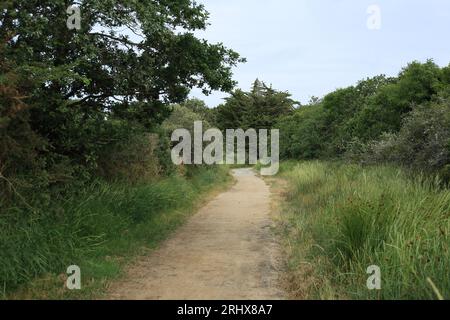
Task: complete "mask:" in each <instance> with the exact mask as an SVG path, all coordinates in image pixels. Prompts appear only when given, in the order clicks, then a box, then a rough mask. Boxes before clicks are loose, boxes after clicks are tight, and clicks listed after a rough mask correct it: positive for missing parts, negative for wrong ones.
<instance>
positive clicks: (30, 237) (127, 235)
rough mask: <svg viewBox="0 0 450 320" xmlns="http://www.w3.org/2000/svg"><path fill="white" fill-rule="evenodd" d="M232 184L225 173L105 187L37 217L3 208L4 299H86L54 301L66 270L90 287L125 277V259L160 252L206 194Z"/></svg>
mask: <svg viewBox="0 0 450 320" xmlns="http://www.w3.org/2000/svg"><path fill="white" fill-rule="evenodd" d="M226 181H228V175H227V169H226V168H223V167H221V168H219V167H217V168H199V169H194V172H193V173H192V174H191V175H190V177H187V178H186V177H181V176H172V177H169V178H165V179H162V180H160V181H159V182H152V183H142V184H140V185H135V186H129V185H123V184H115V185H112V184H107V183H100V182H99V183H96V184H93V185H91V186H90V188H88V189H87V190H84V191H83V192H81V193H79V194H77V195H76V196H72V197H71V198H68V199H53V200H52V201H50V203H51V206H47V207H43V208H38V209H34V210H30V209H29V208H25V209H19V208H7V209H4V208H2V210H3V213H2V214H1V215H0V288H1V290H2V293H3V296H4V297H7V296H8V295H10V294H11V293H12V292H17V289H18V288H24V286H23V285H24V284H25V285H26V286H25V289H24V290H22V289H21V291H25V292H27V291H29V289H30V288H31V289H32V288H33V287H37V288H36V290H37V291H38V292H37V293H31V297H35V296H36V295H37V296H38V297H41V295H48V296H47V297H53V298H54V297H56V298H59V297H74V296H75V297H76V295H77V294H78V295H79V296H80V297H86V294H87V293H86V292H89V290H83V292H81V293H75V292H68V291H66V290H63V289H62V290H59V291H61V292H53V293H52V292H51V291H52V290H53V289H54V286H57V287H58V288H59V287H61V288H62V287H63V284H64V282H63V281H61V279H58V275H61V277H63V274H65V272H66V268H67V267H68V266H69V265H72V264H75V265H79V266H80V267H81V270H82V279H83V285H84V286H85V287H88V288H89V287H92V288H94V287H96V286H97V287H98V285H102V284H103V280H104V279H106V278H111V277H114V276H117V275H118V274H119V273H120V269H121V268H120V265H121V262H123V261H122V260H123V259H127V257H128V258H129V257H132V256H133V255H135V254H136V253H138V252H139V250H140V249H141V248H142V246H145V247H147V248H152V247H154V246H156V245H157V244H158V243H159V242H160V241H161V240H162V239H164V238H165V237H166V236H167V235H168V234H169V233H170V232H171V231H172V230H174V229H175V228H176V227H177V226H179V225H180V224H181V223H183V221H184V220H185V219H186V217H187V216H188V215H189V213H190V212H191V211H192V210H191V209H192V208H193V206H194V204H195V203H196V201H197V200H199V198H200V197H201V196H203V195H204V192H205V191H206V190H209V189H210V188H211V187H212V186H213V185H221V184H223V183H225V182H226ZM40 278H42V279H44V280H45V279H46V280H45V281H43V282H42V281H40V280H39V279H40ZM49 279H50V280H49ZM52 282H53V284H49V283H52ZM42 283H43V284H42ZM30 284H31V285H30ZM48 285H50V288H46V287H45V286H48ZM97 289H98V288H97ZM45 291H48V292H45ZM27 294H29V293H27ZM13 296H14V295H13Z"/></svg>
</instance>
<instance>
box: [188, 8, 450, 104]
mask: <svg viewBox="0 0 450 320" xmlns="http://www.w3.org/2000/svg"><path fill="white" fill-rule="evenodd" d="M198 2H200V3H203V4H204V5H205V7H206V9H207V10H208V11H209V12H210V15H211V16H210V20H209V22H210V24H211V25H210V26H209V28H208V29H207V30H206V31H205V32H199V33H197V35H198V36H199V37H202V38H205V39H207V40H208V41H210V42H223V43H224V44H225V45H226V46H227V47H229V48H232V49H234V50H236V51H237V52H239V53H240V54H241V55H242V56H243V57H245V58H247V60H248V62H247V63H245V64H241V65H239V66H238V67H237V68H236V69H234V78H235V79H236V80H237V81H238V82H239V84H238V86H239V87H241V88H243V89H245V90H248V89H249V88H250V85H251V83H252V82H253V81H254V80H255V79H256V78H259V79H260V80H263V81H265V82H266V83H268V84H272V85H273V86H274V88H276V89H279V90H287V91H289V92H291V93H292V95H293V97H294V98H295V99H297V100H299V101H301V102H302V103H306V102H307V101H308V100H309V98H310V97H311V96H313V95H314V96H319V97H321V96H323V95H324V94H326V93H328V92H331V91H333V90H334V89H336V88H339V87H345V86H348V85H352V84H354V83H356V82H357V81H358V80H360V79H363V78H366V77H369V76H375V75H378V74H387V75H396V74H397V73H398V72H399V71H400V69H401V68H402V67H403V66H405V65H406V64H407V63H408V62H410V61H413V60H419V61H425V60H426V59H428V58H433V59H434V60H435V62H436V63H438V64H439V65H441V66H445V65H448V64H449V63H450V1H449V0H372V1H367V0H200V1H198ZM373 4H376V5H378V6H379V7H380V9H381V29H380V30H369V29H368V28H367V19H368V17H369V14H367V9H368V7H369V6H370V5H373ZM191 96H195V97H198V98H200V99H203V100H205V101H206V102H207V104H208V105H209V106H210V107H214V106H216V105H218V104H220V103H221V102H222V98H223V97H225V96H226V94H223V93H214V94H213V95H211V96H209V97H205V96H203V95H202V94H201V92H200V91H199V90H194V91H193V92H192V94H191Z"/></svg>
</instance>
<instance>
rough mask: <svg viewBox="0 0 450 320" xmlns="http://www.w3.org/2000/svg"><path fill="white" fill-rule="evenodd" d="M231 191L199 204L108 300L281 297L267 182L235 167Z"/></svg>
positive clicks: (130, 271) (118, 284) (132, 269)
mask: <svg viewBox="0 0 450 320" xmlns="http://www.w3.org/2000/svg"><path fill="white" fill-rule="evenodd" d="M233 175H234V177H235V179H236V180H237V182H236V184H235V185H234V186H233V187H232V188H231V189H229V190H228V191H226V192H224V193H222V194H220V195H218V196H217V197H216V198H215V199H213V200H212V201H210V202H209V203H208V204H206V205H205V206H204V207H203V208H201V209H200V210H199V211H198V213H197V214H196V215H194V216H192V217H191V218H190V219H189V221H188V222H187V223H186V224H185V225H184V226H182V227H181V228H180V229H179V230H178V231H177V232H175V233H174V234H173V235H172V236H171V237H170V239H168V240H167V241H165V242H164V243H163V244H162V245H161V247H160V248H159V249H157V250H155V251H153V252H152V253H150V254H149V255H148V256H146V257H142V258H139V259H138V260H137V261H136V263H133V264H132V265H131V266H130V267H129V268H128V270H127V275H126V276H125V277H124V279H122V280H120V281H118V282H116V283H113V284H112V285H111V287H110V289H109V293H108V296H107V297H108V298H109V299H131V300H137V299H138V300H141V299H151V300H156V299H167V300H173V299H180V300H187V299H195V300H203V299H212V300H216V299H223V300H230V299H250V300H254V299H261V300H265V299H283V298H284V294H283V292H282V290H281V289H280V287H279V271H278V270H279V266H280V263H279V261H280V250H279V247H278V244H277V242H276V240H275V238H274V235H273V233H272V230H271V226H272V225H273V222H272V219H271V216H270V215H271V212H270V211H271V210H270V209H271V206H270V203H271V194H270V189H269V186H268V185H267V184H266V183H265V182H264V181H263V180H262V179H261V178H259V177H258V176H256V175H255V173H254V172H253V171H252V170H251V169H237V170H233Z"/></svg>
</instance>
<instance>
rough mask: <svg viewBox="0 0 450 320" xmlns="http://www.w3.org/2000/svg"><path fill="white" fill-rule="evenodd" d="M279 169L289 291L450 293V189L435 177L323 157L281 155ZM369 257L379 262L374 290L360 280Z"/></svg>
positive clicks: (335, 295) (343, 295)
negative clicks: (306, 158) (282, 182)
mask: <svg viewBox="0 0 450 320" xmlns="http://www.w3.org/2000/svg"><path fill="white" fill-rule="evenodd" d="M280 175H281V176H282V177H284V178H285V179H287V180H288V182H289V187H288V191H287V193H286V203H285V204H284V210H283V214H282V224H281V226H282V231H283V233H284V235H285V237H284V239H285V243H286V248H287V251H288V255H289V260H288V261H289V263H288V269H289V281H287V282H289V290H290V292H291V294H292V295H293V296H294V297H296V298H309V299H314V298H322V299H436V298H438V296H439V295H441V296H443V297H444V298H447V299H449V298H450V277H449V270H450V253H449V244H450V190H448V189H442V188H440V187H439V185H440V184H439V182H438V181H434V180H428V179H426V178H422V177H417V178H415V179H411V178H410V177H408V176H407V175H406V174H405V173H404V172H402V170H400V169H398V168H394V167H389V166H373V167H361V166H357V165H347V164H338V163H324V162H304V163H298V162H286V163H283V164H282V166H281V173H280ZM371 265H378V266H379V267H381V272H382V274H381V276H382V277H381V278H382V289H381V290H379V291H377V290H375V291H370V290H368V289H367V286H366V281H367V278H368V277H369V275H368V274H366V270H367V268H368V267H369V266H371ZM430 280H431V282H430ZM431 283H433V284H434V285H435V286H436V288H433V285H432V284H431Z"/></svg>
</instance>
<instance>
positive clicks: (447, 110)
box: [368, 100, 450, 176]
mask: <svg viewBox="0 0 450 320" xmlns="http://www.w3.org/2000/svg"><path fill="white" fill-rule="evenodd" d="M368 155H369V156H368V159H369V160H371V161H378V162H392V163H397V164H400V165H403V166H407V167H411V168H414V169H419V170H423V171H426V172H429V173H442V174H443V175H444V176H445V174H446V173H445V172H446V170H447V169H446V167H447V166H448V165H449V164H450V100H440V101H437V102H432V103H430V104H424V105H420V106H417V107H415V108H414V110H413V111H412V112H411V113H410V114H409V115H408V117H407V118H406V119H405V121H404V123H403V126H402V128H401V130H400V132H398V133H397V134H385V135H384V136H383V137H382V139H381V140H380V141H378V142H375V143H373V144H372V146H371V152H369V154H368Z"/></svg>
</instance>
